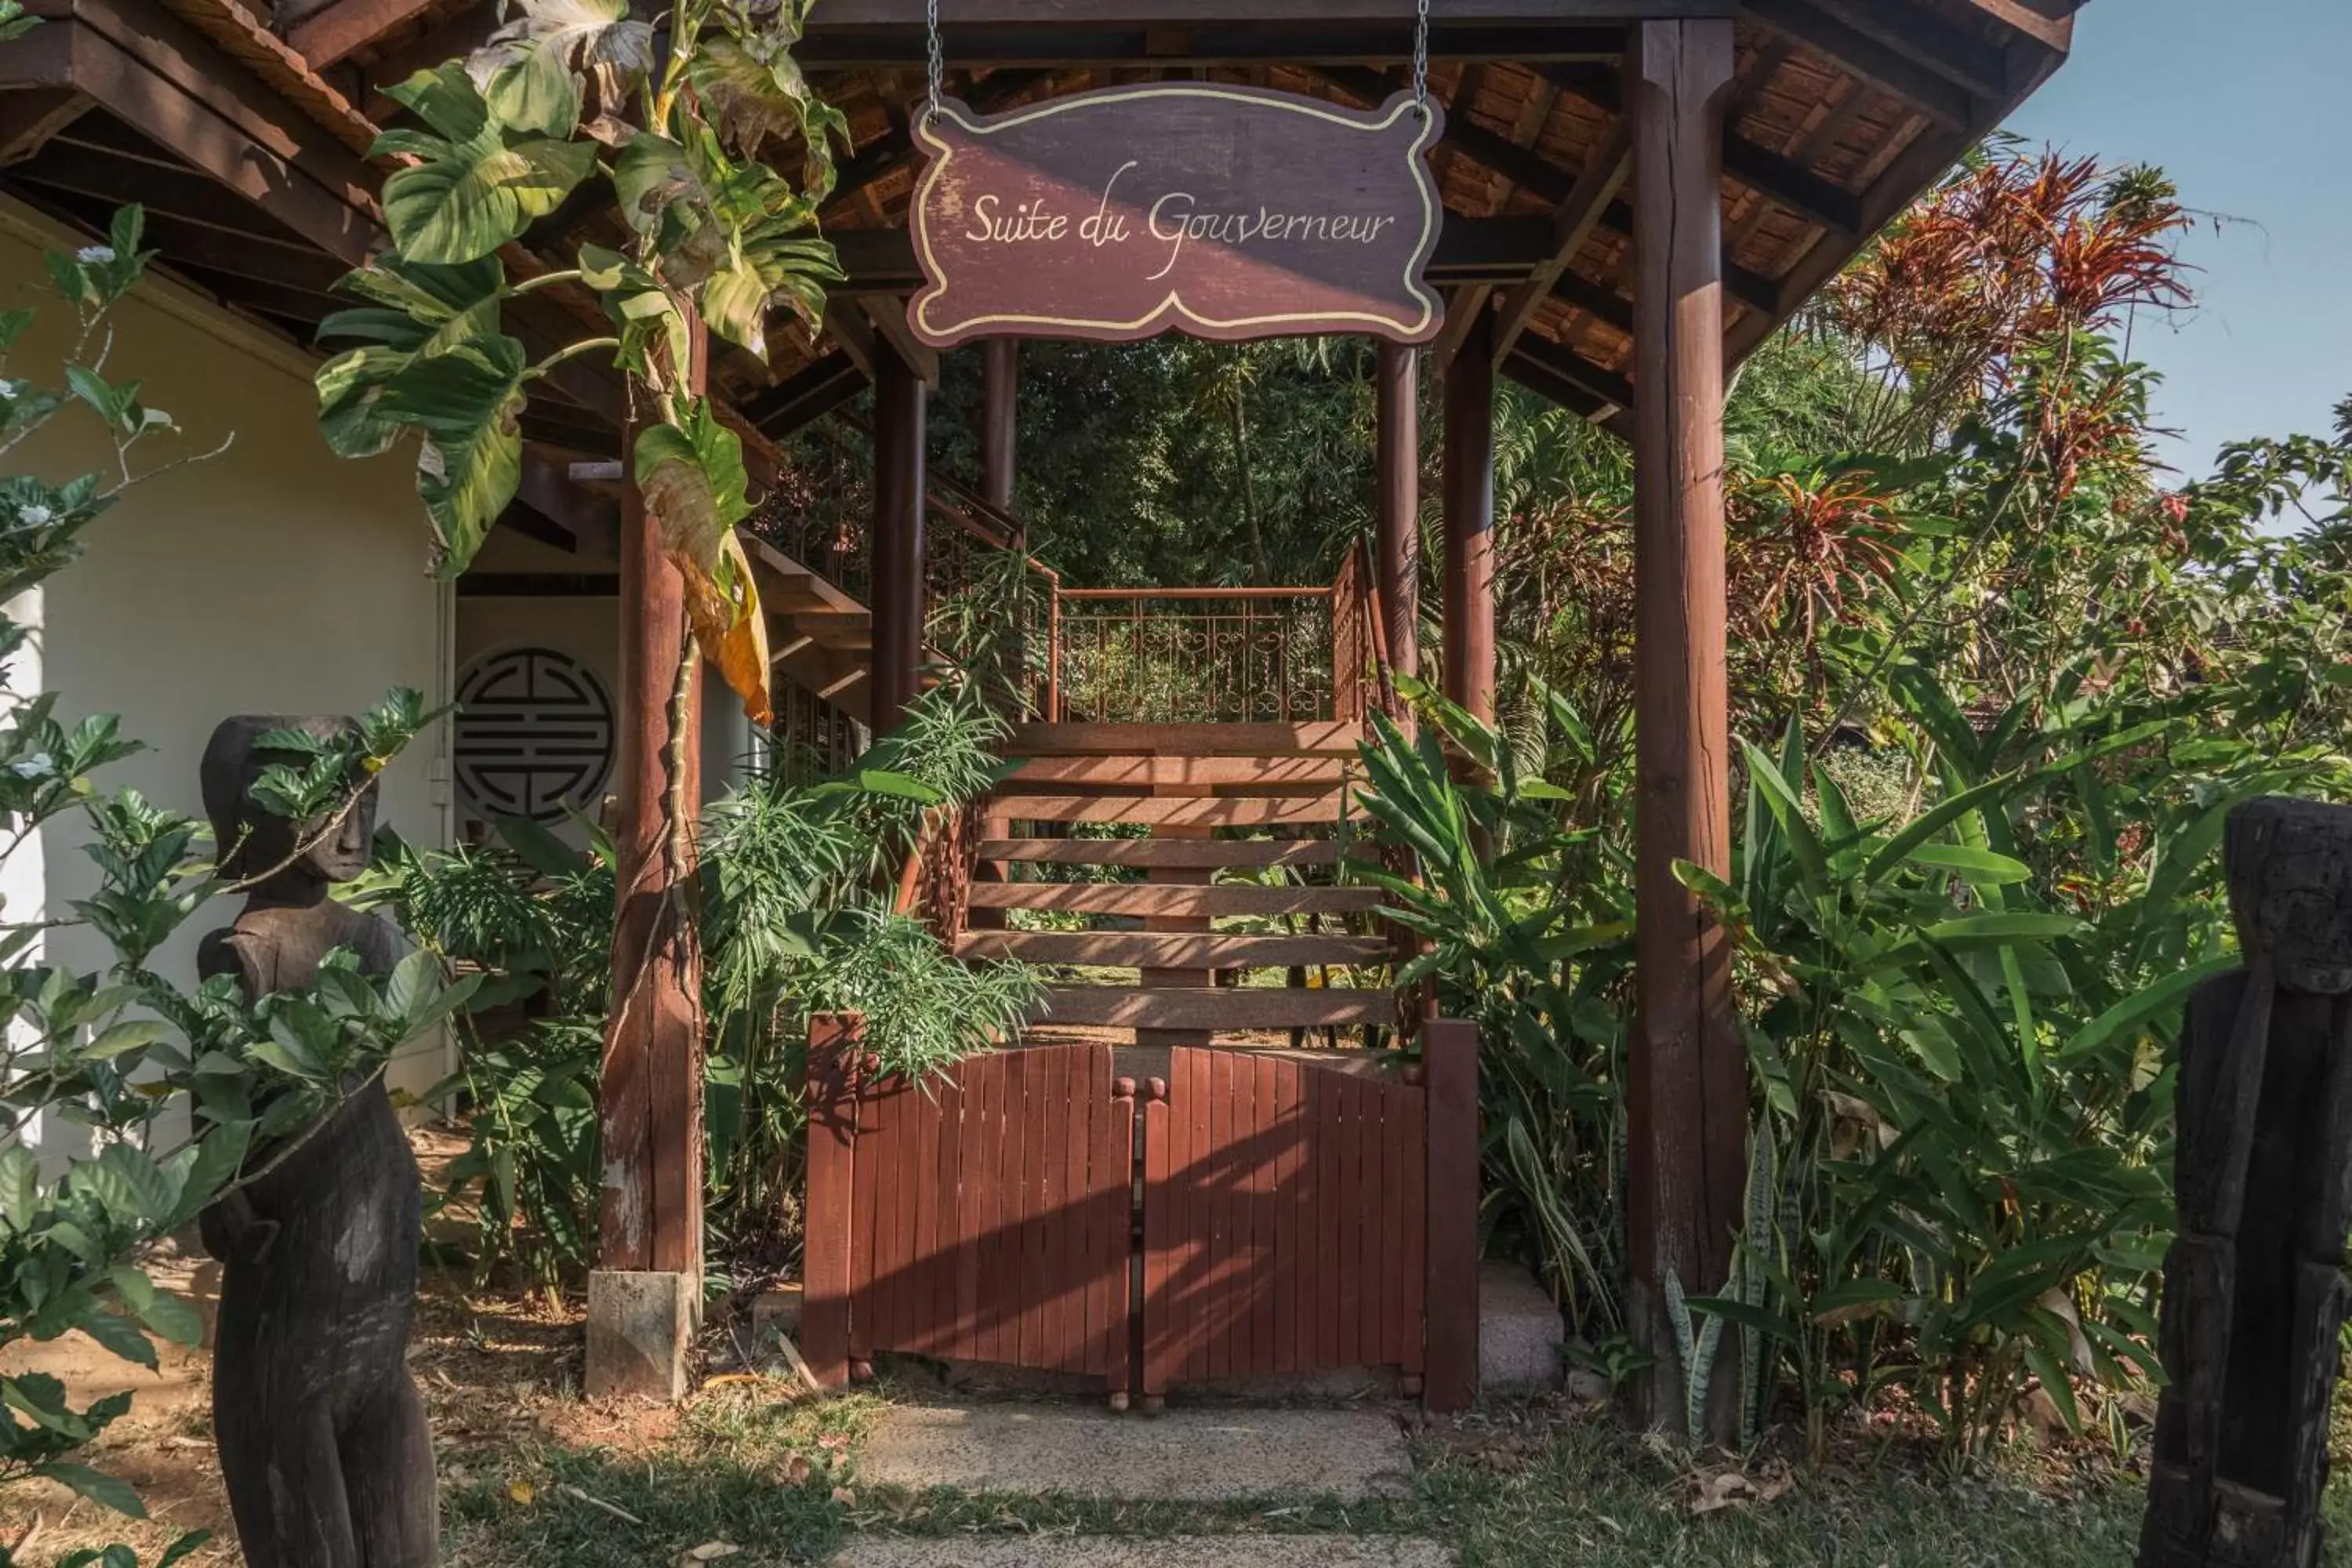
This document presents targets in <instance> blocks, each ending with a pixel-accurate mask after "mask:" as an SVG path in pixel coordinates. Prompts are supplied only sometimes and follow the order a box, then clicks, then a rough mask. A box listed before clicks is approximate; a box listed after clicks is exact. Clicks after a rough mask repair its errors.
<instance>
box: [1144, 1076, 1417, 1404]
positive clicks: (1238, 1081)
mask: <svg viewBox="0 0 2352 1568" xmlns="http://www.w3.org/2000/svg"><path fill="white" fill-rule="evenodd" d="M1343 1063H1344V1064H1346V1065H1341V1064H1343ZM1424 1115H1425V1113H1424V1110H1423V1093H1422V1089H1421V1087H1420V1085H1419V1084H1417V1083H1408V1082H1405V1081H1403V1079H1402V1078H1401V1077H1400V1076H1398V1075H1395V1074H1391V1073H1383V1072H1381V1071H1380V1070H1379V1069H1378V1068H1377V1067H1376V1066H1374V1065H1372V1063H1371V1060H1370V1058H1360V1057H1359V1058H1339V1061H1338V1062H1324V1061H1317V1060H1313V1059H1311V1058H1305V1057H1303V1056H1274V1055H1269V1054H1266V1053H1262V1052H1254V1051H1252V1052H1244V1051H1231V1050H1215V1049H1208V1050H1196V1049H1183V1048H1180V1049H1177V1050H1175V1051H1173V1052H1171V1060H1170V1066H1169V1076H1168V1081H1167V1092H1166V1096H1165V1098H1164V1100H1163V1099H1160V1098H1157V1097H1155V1098H1154V1099H1153V1100H1151V1101H1150V1104H1149V1105H1148V1106H1147V1108H1146V1110H1145V1112H1144V1169H1145V1176H1144V1189H1143V1247H1144V1265H1143V1268H1144V1308H1143V1366H1142V1372H1143V1376H1142V1389H1141V1392H1142V1393H1143V1394H1144V1395H1145V1396H1146V1397H1147V1398H1150V1397H1153V1396H1156V1395H1159V1394H1164V1393H1166V1392H1167V1389H1168V1385H1169V1384H1171V1382H1184V1381H1198V1380H1209V1379H1226V1378H1242V1377H1268V1376H1277V1375H1284V1374H1290V1373H1314V1372H1325V1371H1331V1370H1335V1369H1339V1368H1343V1367H1357V1366H1394V1367H1397V1368H1399V1369H1400V1370H1401V1371H1402V1373H1403V1374H1404V1375H1405V1376H1406V1377H1409V1378H1414V1379H1418V1378H1419V1377H1420V1376H1421V1375H1422V1365H1423V1333H1422V1326H1423V1291H1424V1280H1425V1279H1426V1277H1427V1269H1426V1260H1425V1256H1424V1249H1425V1245H1426V1239H1425V1238H1426V1237H1427V1226H1426V1225H1425V1218H1426V1215H1427V1203H1426V1194H1427V1192H1428V1186H1427V1183H1428V1160H1427V1152H1426V1145H1425V1138H1424V1130H1425V1127H1426V1121H1425V1119H1424Z"/></svg>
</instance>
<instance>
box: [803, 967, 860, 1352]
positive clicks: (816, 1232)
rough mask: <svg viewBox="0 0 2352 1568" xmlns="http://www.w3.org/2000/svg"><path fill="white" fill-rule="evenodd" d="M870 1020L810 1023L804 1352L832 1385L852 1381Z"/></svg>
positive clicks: (832, 1016)
mask: <svg viewBox="0 0 2352 1568" xmlns="http://www.w3.org/2000/svg"><path fill="white" fill-rule="evenodd" d="M864 1028H865V1021H864V1020H863V1019H862V1018H860V1017H859V1016H857V1015H856V1014H855V1013H820V1014H818V1015H817V1016H814V1017H813V1018H811V1019H810V1020H809V1050H808V1108H809V1133H808V1194H807V1198H806V1201H805V1203H804V1204H803V1237H804V1239H803V1246H802V1265H801V1279H802V1289H803V1299H802V1302H801V1353H802V1354H803V1356H804V1357H806V1358H807V1361H808V1363H809V1370H810V1371H811V1372H813V1373H815V1374H816V1380H817V1381H818V1382H819V1383H821V1384H824V1386H825V1387H827V1388H843V1387H846V1386H847V1385H848V1383H849V1247H850V1215H851V1214H852V1213H853V1212H854V1209H853V1205H852V1201H851V1194H852V1193H853V1191H854V1190H855V1183H856V1163H857V1162H856V1151H857V1090H856V1079H857V1072H856V1058H857V1055H858V1051H859V1049H860V1047H861V1046H862V1044H863V1040H864Z"/></svg>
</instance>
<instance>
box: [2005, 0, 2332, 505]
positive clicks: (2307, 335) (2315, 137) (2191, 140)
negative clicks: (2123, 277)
mask: <svg viewBox="0 0 2352 1568" xmlns="http://www.w3.org/2000/svg"><path fill="white" fill-rule="evenodd" d="M2347 62H2352V0H2234V3H2232V0H2093V3H2092V4H2090V5H2085V6H2084V9H2083V11H2082V13H2081V15H2080V18H2079V20H2078V21H2077V23H2076V25H2075V34H2074V58H2073V59H2071V60H2069V61H2068V62H2067V64H2066V66H2065V68H2063V69H2062V70H2061V71H2060V72H2059V73H2058V75H2057V76H2056V77H2055V78H2053V79H2052V80H2051V81H2050V83H2049V84H2048V85H2047V86H2045V87H2044V88H2043V89H2042V91H2041V92H2040V93H2039V94H2037V95H2036V96H2035V97H2034V98H2033V99H2032V100H2030V101H2028V102H2027V103H2026V104H2025V106H2024V107H2023V108H2022V109H2021V110H2019V111H2018V113H2017V115H2016V116H2015V118H2014V119H2012V120H2011V121H2010V128H2011V130H2013V131H2016V132H2020V133H2021V134H2023V135H2026V136H2029V137H2032V138H2033V139H2034V140H2035V141H2037V142H2040V141H2049V142H2057V143H2059V144H2060V145H2061V146H2062V147H2064V148H2066V149H2068V150H2069V151H2072V152H2074V153H2096V154H2097V155H2099V156H2100V157H2102V158H2106V159H2110V160H2119V161H2126V162H2139V163H2157V164H2160V165H2161V166H2162V167H2163V168H2165V169H2166V170H2167V171H2168V173H2169V174H2171V175H2172V177H2173V180H2174V181H2175V183H2177V184H2179V187H2180V196H2181V201H2182V202H2183V204H2184V205H2187V206H2189V207H2190V208H2192V209H2194V210H2197V211H2199V212H2200V213H2204V214H2207V215H2210V216H2207V217H2206V218H2204V220H2203V221H2201V222H2200V224H2199V226H2198V227H2197V228H2196V229H2195V230H2194V231H2193V232H2191V233H2189V234H2187V235H2184V236H2183V237H2181V255H2182V258H2184V259H2185V260H2188V261H2189V262H2191V263H2193V264H2194V265H2195V266H2197V267H2198V268H2201V269H2202V270H2201V271H2200V272H2199V273H2197V274H2192V275H2191V277H2190V279H2189V281H2190V285H2191V287H2192V288H2194V289H2196V291H2197V293H2198V296H2199V303H2198V307H2197V309H2196V310H2194V311H2192V312H2189V313H2188V314H2186V315H2184V316H2182V317H2179V318H2177V319H2175V320H2172V321H2165V320H2162V319H2157V320H2151V319H2150V318H2149V317H2148V316H2147V315H2146V314H2143V315H2142V316H2141V318H2140V321H2139V323H2138V326H2137V331H2136V334H2135V339H2134V342H2133V344H2132V350H2133V353H2134V355H2135V357H2137V358H2139V359H2142V360H2145V361H2146V362H2147V363H2149V364H2150V365H2153V366H2154V367H2155V368H2156V369H2158V370H2159V371H2161V372H2162V373H2163V374H2164V378H2165V380H2164V385H2163V386H2162V387H2161V388H2160V389H2159V391H2158V395H2157V407H2156V412H2157V414H2158V423H2159V424H2162V425H2166V426H2172V427H2174V428H2176V429H2178V430H2179V431H2180V432H2181V438H2180V439H2179V441H2177V442H2173V443H2168V446H2167V448H2166V451H2165V454H2164V455H2165V459H2166V461H2168V462H2169V463H2171V464H2173V465H2174V466H2175V467H2177V468H2181V469H2183V470H2185V471H2186V473H2187V474H2188V475H2189V477H2191V478H2193V477H2196V476H2197V475H2199V474H2201V473H2203V472H2204V471H2205V469H2206V468H2207V466H2208V465H2209V463H2210V459H2211V457H2212V454H2213V452H2214V450H2215V449H2216V448H2217V447H2220V446H2221V444H2222V443H2223V442H2225V441H2230V440H2233V439H2237V438H2239V437H2248V436H2276V435H2285V434H2288V433H2291V432H2295V431H2302V432H2307V433H2313V434H2318V433H2322V432H2324V431H2325V430H2326V428H2327V426H2328V421H2329V411H2330V410H2331V409H2332V408H2333V407H2334V406H2335V405H2336V402H2337V401H2338V400H2339V399H2341V398H2343V397H2346V396H2347V395H2352V91H2347V89H2346V85H2345V78H2344V71H2345V68H2346V65H2347ZM2217 219H2218V225H2217Z"/></svg>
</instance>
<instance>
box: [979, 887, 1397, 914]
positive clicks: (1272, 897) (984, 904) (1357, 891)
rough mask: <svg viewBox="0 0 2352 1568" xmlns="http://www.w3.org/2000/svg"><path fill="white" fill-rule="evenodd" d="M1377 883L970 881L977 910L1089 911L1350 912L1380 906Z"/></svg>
mask: <svg viewBox="0 0 2352 1568" xmlns="http://www.w3.org/2000/svg"><path fill="white" fill-rule="evenodd" d="M1380 906H1381V890H1380V889H1378V888H1251V887H1231V888H1184V887H1154V886H1150V885H1149V884H1138V883H1133V882H1129V883H1110V882H974V883H973V884H972V885H971V907H972V908H973V909H976V910H1075V911H1076V912H1078V913H1080V914H1090V915H1313V914H1349V913H1354V912H1356V911H1360V910H1376V909H1378V908H1380Z"/></svg>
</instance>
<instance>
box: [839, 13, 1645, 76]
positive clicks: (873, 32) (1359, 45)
mask: <svg viewBox="0 0 2352 1568" xmlns="http://www.w3.org/2000/svg"><path fill="white" fill-rule="evenodd" d="M824 15H825V12H824V8H823V7H820V8H819V9H818V12H817V16H818V17H819V18H822V17H823V16H824ZM838 19H839V18H838V14H835V21H836V22H837V21H838ZM946 31H947V37H946V42H947V51H948V58H949V60H950V63H952V64H953V65H955V66H956V67H958V68H971V67H978V66H1020V67H1031V68H1051V67H1070V66H1094V67H1103V68H1116V67H1124V66H1154V67H1171V68H1172V67H1182V66H1202V67H1205V66H1218V65H1243V64H1248V63H1252V62H1259V63H1264V64H1291V65H1296V64H1302V63H1309V62H1321V63H1326V64H1344V65H1393V64H1401V63H1402V62H1403V61H1406V60H1409V59H1411V58H1412V41H1413V26H1412V21H1411V19H1410V17H1399V16H1396V14H1394V13H1391V14H1389V16H1387V17H1386V18H1385V19H1383V20H1381V21H1380V22H1377V23H1368V24H1364V25H1361V26H1329V25H1316V24H1307V23H1301V24H1298V25H1296V26H1283V25H1282V22H1281V18H1280V16H1278V15H1277V16H1275V17H1272V18H1269V19H1268V20H1266V21H1262V22H1247V21H1241V20H1234V21H1230V22H1228V23H1226V24H1225V25H1223V26H1201V27H1197V28H1193V29H1192V30H1191V31H1190V33H1189V35H1188V36H1185V37H1174V36H1172V35H1171V33H1170V32H1169V31H1168V29H1167V28H1166V27H1164V26H1160V25H1156V24H1154V25H1146V24H1142V23H1139V22H1134V21H1129V22H1127V23H1125V24H1123V25H1122V26H1118V27H1104V26H1088V25H1086V24H1084V23H1074V22H1072V21H1070V20H1068V19H1067V18H1063V19H1062V20H1060V21H1059V22H1058V24H1057V25H1055V26H1018V27H1007V26H974V25H971V24H968V23H965V22H963V21H962V20H961V19H959V20H958V21H957V22H955V23H954V24H952V25H950V26H949V27H948V28H947V30H946ZM1624 37H1625V35H1624V29H1623V28H1622V26H1608V27H1580V26H1565V27H1563V26H1559V25H1558V24H1543V23H1536V22H1523V23H1518V24H1516V25H1512V26H1450V27H1449V26H1434V25H1433V26H1432V27H1431V28H1430V32H1429V56H1430V58H1432V59H1436V60H1550V61H1575V60H1586V61H1593V60H1601V59H1604V58H1614V57H1615V56H1617V55H1619V54H1621V53H1622V52H1623V49H1624ZM1179 47H1181V51H1182V52H1181V53H1175V52H1171V51H1173V50H1175V49H1177V48H1179ZM923 54H924V44H923V34H922V29H921V28H920V26H917V27H915V28H914V29H913V30H912V31H905V30H899V29H889V30H885V29H880V28H862V29H857V28H844V27H840V26H833V27H827V26H824V25H823V24H822V22H821V21H817V22H813V24H812V26H811V27H810V29H809V34H808V37H806V38H804V39H803V41H802V43H801V44H800V46H799V47H797V48H795V49H794V50H793V58H796V59H798V60H799V61H800V62H801V63H802V65H803V66H804V67H807V68H810V69H813V70H824V71H834V70H853V69H881V68H900V69H904V68H913V67H918V66H919V65H921V63H922V61H923Z"/></svg>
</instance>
